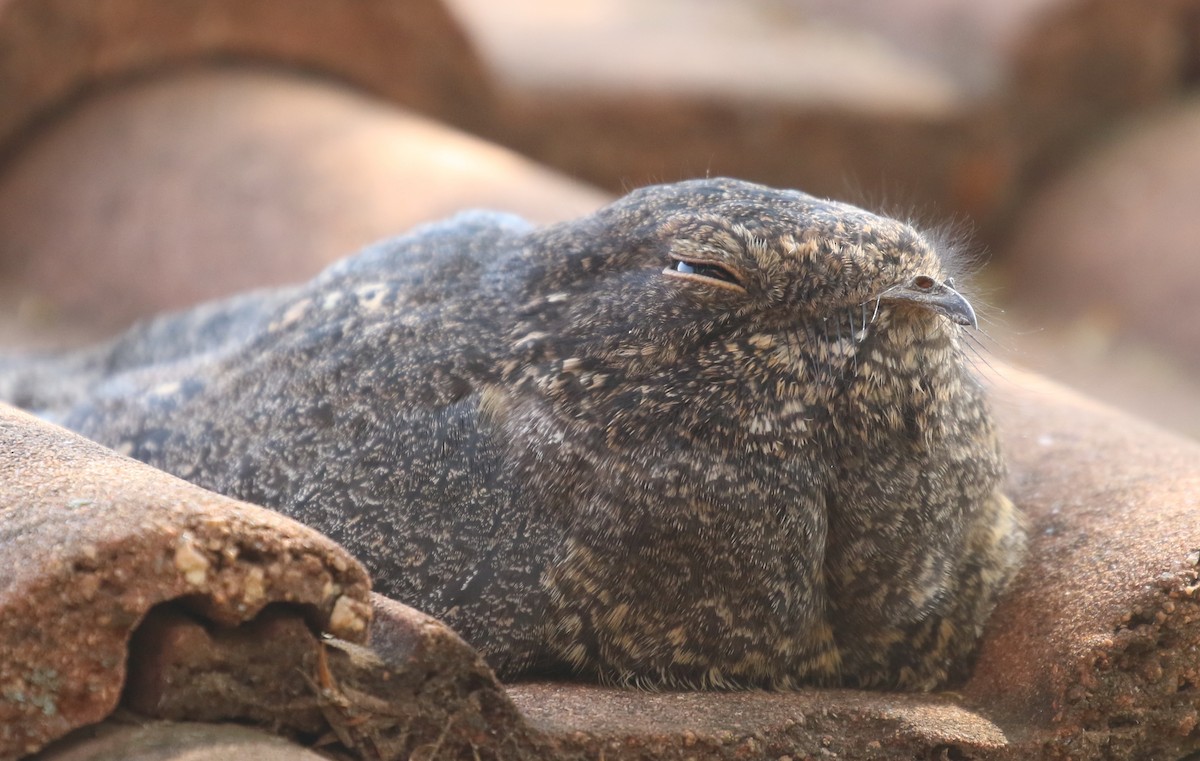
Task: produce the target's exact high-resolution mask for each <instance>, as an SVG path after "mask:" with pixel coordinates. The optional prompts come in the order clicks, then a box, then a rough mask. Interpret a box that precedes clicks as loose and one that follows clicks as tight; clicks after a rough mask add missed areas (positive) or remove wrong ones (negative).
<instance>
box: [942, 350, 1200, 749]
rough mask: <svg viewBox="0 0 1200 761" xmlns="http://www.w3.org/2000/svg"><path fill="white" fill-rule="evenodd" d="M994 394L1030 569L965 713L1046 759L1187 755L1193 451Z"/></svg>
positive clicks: (1014, 393)
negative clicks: (1025, 528) (974, 712)
mask: <svg viewBox="0 0 1200 761" xmlns="http://www.w3.org/2000/svg"><path fill="white" fill-rule="evenodd" d="M993 382H994V383H995V384H996V386H995V389H996V393H995V406H996V408H997V415H998V417H999V419H1000V423H1001V427H1002V430H1003V433H1004V436H1005V443H1006V445H1007V451H1008V453H1009V460H1010V467H1011V469H1012V476H1011V479H1010V480H1011V486H1010V493H1011V494H1013V498H1014V500H1015V501H1016V502H1017V503H1018V504H1019V505H1020V506H1021V507H1022V508H1023V509H1024V510H1025V511H1026V512H1027V514H1028V516H1029V519H1030V526H1031V531H1030V559H1031V562H1030V563H1029V565H1028V566H1027V568H1026V569H1025V571H1024V572H1023V573H1022V574H1020V575H1019V576H1018V578H1017V581H1016V582H1015V584H1014V586H1013V588H1012V589H1011V590H1010V593H1009V595H1008V597H1007V598H1006V600H1005V601H1002V602H1001V604H1000V605H999V606H998V608H997V610H996V612H995V613H994V614H993V616H992V621H991V624H990V629H989V633H988V635H987V636H986V638H985V640H984V644H983V647H982V649H981V652H980V656H979V660H978V663H977V664H976V669H975V673H974V675H973V677H972V679H971V681H970V682H969V683H968V684H967V685H966V686H965V687H964V688H963V689H962V691H961V692H962V694H963V696H964V698H965V700H966V701H967V704H969V705H974V706H977V707H978V708H979V709H980V710H982V711H983V712H984V713H986V715H988V716H990V717H992V718H993V719H994V720H995V721H996V722H997V724H998V725H999V726H1001V727H1003V728H1004V729H1005V731H1006V732H1007V733H1008V734H1009V736H1010V738H1028V739H1026V740H1025V742H1026V743H1028V745H1029V749H1030V751H1033V750H1035V749H1038V748H1041V749H1042V750H1044V751H1045V752H1046V754H1047V755H1049V756H1050V757H1071V755H1072V754H1074V755H1075V757H1079V758H1173V757H1181V756H1183V755H1184V754H1185V753H1186V752H1187V751H1194V750H1197V749H1198V748H1200V733H1197V732H1196V731H1195V729H1196V727H1197V710H1198V709H1200V695H1198V693H1197V690H1196V685H1197V683H1198V682H1197V678H1198V677H1200V598H1198V597H1197V589H1198V581H1200V521H1198V520H1197V515H1198V510H1200V445H1197V444H1195V443H1193V442H1190V441H1187V440H1184V439H1181V438H1179V437H1176V436H1173V435H1171V434H1168V433H1165V432H1164V431H1162V430H1160V429H1157V428H1155V427H1154V426H1152V425H1149V424H1146V423H1142V422H1139V421H1137V420H1135V419H1133V418H1131V417H1128V416H1125V415H1122V414H1120V413H1116V412H1113V411H1111V410H1109V409H1107V408H1105V407H1103V406H1101V405H1099V404H1096V403H1093V402H1089V401H1088V400H1086V399H1083V398H1081V397H1078V396H1076V395H1074V394H1072V393H1070V392H1067V391H1066V390H1064V389H1062V388H1061V387H1058V386H1055V385H1053V384H1051V383H1048V382H1046V381H1043V380H1040V379H1039V378H1037V377H1036V376H1033V375H1028V374H1025V373H1021V372H1019V371H1016V370H1012V369H1006V370H1004V372H1003V377H1002V378H999V379H995V380H994V381H993ZM1172 754H1175V755H1172Z"/></svg>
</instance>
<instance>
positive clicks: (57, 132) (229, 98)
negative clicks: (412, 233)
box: [0, 18, 605, 339]
mask: <svg viewBox="0 0 1200 761" xmlns="http://www.w3.org/2000/svg"><path fill="white" fill-rule="evenodd" d="M0 29H3V19H2V18H0ZM604 198H605V197H604V196H603V195H602V194H600V193H598V192H596V191H592V190H590V189H587V188H585V187H584V186H582V185H581V184H579V183H576V182H573V181H571V180H568V179H566V178H564V177H561V176H559V175H556V174H554V173H553V172H550V171H548V170H545V169H542V168H539V167H537V166H535V165H533V164H531V163H529V162H527V161H524V160H522V159H520V158H519V157H517V156H515V155H513V154H512V153H510V152H509V151H506V150H504V149H501V148H498V147H496V146H493V145H489V144H486V143H483V142H482V141H480V140H477V139H474V138H470V137H468V136H466V135H464V134H462V133H460V132H457V131H455V130H453V129H452V128H449V127H446V126H443V125H438V124H434V123H433V122H429V121H427V120H425V119H423V118H421V117H418V116H415V115H413V114H411V113H408V112H405V111H401V110H399V109H396V108H394V107H392V106H390V105H388V104H386V103H383V102H381V101H378V100H375V99H371V98H367V97H365V96H363V95H360V94H357V93H355V92H353V91H352V90H349V89H348V88H345V87H338V86H336V85H333V84H330V83H328V82H321V81H317V80H314V79H311V78H304V77H299V76H294V75H286V74H282V73H278V72H267V71H263V70H254V69H241V68H237V69H201V70H194V71H190V72H187V73H181V74H175V75H170V76H165V77H162V78H158V79H153V80H150V81H147V82H144V83H141V84H138V85H134V86H130V87H126V88H121V89H116V90H112V91H109V92H105V93H103V94H100V95H97V96H96V97H94V98H91V99H89V100H87V101H86V102H84V103H82V104H80V105H78V106H77V107H76V108H74V109H73V110H72V111H70V112H69V113H67V114H65V115H63V116H62V117H61V118H60V119H59V120H58V121H57V122H56V123H55V124H54V125H53V126H51V127H49V128H48V129H46V130H45V131H44V132H43V133H42V134H40V135H39V136H38V137H37V138H36V139H34V140H31V141H30V142H29V143H27V144H26V145H25V148H24V150H23V151H22V152H21V153H20V155H18V156H17V157H16V158H15V159H14V160H13V161H12V162H10V163H9V164H8V165H7V166H6V167H5V169H4V171H3V172H2V173H0V268H3V269H4V270H5V271H7V273H8V279H9V282H8V284H7V290H8V292H9V295H10V298H9V299H8V303H9V304H10V306H9V307H8V309H7V310H5V311H8V312H9V315H8V318H9V321H10V322H11V323H15V324H16V325H17V327H18V328H19V329H23V332H24V333H25V334H28V333H30V332H34V331H38V330H39V329H40V332H41V334H42V335H46V334H50V333H53V332H54V331H59V332H61V331H62V330H63V327H64V326H67V327H74V328H75V332H83V333H90V334H92V335H95V334H97V333H103V332H105V331H107V330H113V329H115V328H116V327H118V326H120V325H122V324H125V323H127V322H128V321H130V320H131V319H133V318H135V317H138V316H142V315H145V314H148V313H151V312H157V311H162V310H164V309H172V308H178V307H182V306H184V305H188V304H191V303H194V302H197V301H201V300H204V299H207V298H214V297H217V296H220V295H223V294H226V293H230V292H234V291H239V290H245V289H249V288H253V287H256V286H263V285H268V284H279V283H284V282H296V281H301V280H304V279H306V278H308V277H310V276H311V275H313V274H315V273H316V272H317V271H319V270H320V269H322V268H323V267H324V266H325V265H326V264H328V263H329V262H331V261H333V260H334V259H337V258H339V257H341V256H343V255H344V254H345V253H346V252H348V251H353V250H355V249H357V248H360V247H361V246H363V245H366V244H368V243H371V242H374V241H375V240H378V239H379V238H383V237H386V236H389V235H393V234H396V233H397V232H400V231H403V230H406V229H408V228H410V227H412V226H413V225H415V224H417V223H420V222H423V221H428V220H431V219H441V218H443V217H445V216H448V215H450V214H452V213H453V212H455V211H458V210H460V209H462V208H464V207H472V206H479V207H485V208H499V209H506V210H511V211H515V212H518V213H523V214H527V215H529V216H531V217H533V218H534V219H535V220H538V221H544V222H548V221H556V220H558V219H562V218H568V217H573V216H578V215H581V214H584V213H586V212H588V211H591V210H592V209H593V208H595V207H596V206H599V205H600V204H601V203H602V201H603V199H604ZM21 304H25V305H27V306H26V307H25V309H24V311H22V308H21V306H20V305H21ZM31 307H32V308H31ZM39 318H40V319H39ZM0 337H2V336H0ZM15 338H16V336H14V339H15Z"/></svg>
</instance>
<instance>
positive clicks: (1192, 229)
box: [1007, 98, 1200, 368]
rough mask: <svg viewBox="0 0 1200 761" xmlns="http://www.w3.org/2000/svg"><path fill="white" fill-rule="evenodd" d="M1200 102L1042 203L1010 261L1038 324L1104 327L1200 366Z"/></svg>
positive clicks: (1093, 157) (1087, 166)
mask: <svg viewBox="0 0 1200 761" xmlns="http://www.w3.org/2000/svg"><path fill="white" fill-rule="evenodd" d="M1198 176H1200V99H1196V98H1192V99H1190V100H1187V101H1183V102H1180V103H1178V104H1176V105H1173V106H1171V107H1169V108H1165V109H1161V110H1160V111H1158V112H1157V113H1155V114H1152V115H1149V116H1147V117H1146V118H1143V119H1139V120H1137V121H1134V122H1130V123H1128V124H1126V125H1124V126H1123V127H1122V128H1120V129H1116V130H1113V131H1112V132H1110V133H1109V134H1108V135H1107V136H1106V139H1104V140H1102V141H1098V142H1097V143H1096V144H1094V145H1093V147H1092V149H1091V150H1090V151H1089V153H1088V155H1087V156H1086V157H1085V159H1084V160H1083V161H1081V162H1080V163H1079V164H1078V165H1076V166H1075V167H1073V168H1072V169H1070V170H1069V171H1067V172H1065V173H1063V174H1062V176H1061V177H1059V178H1058V179H1056V180H1055V181H1054V182H1053V183H1051V184H1050V185H1049V186H1047V187H1046V188H1045V190H1043V191H1042V192H1040V193H1038V194H1037V195H1036V196H1034V197H1033V198H1032V199H1031V200H1030V202H1029V204H1028V206H1027V207H1026V209H1025V211H1024V212H1022V214H1021V218H1020V223H1019V224H1018V225H1017V227H1016V229H1015V231H1014V233H1013V239H1012V243H1011V245H1010V247H1009V251H1008V254H1007V258H1008V259H1009V260H1010V262H1011V264H1010V270H1011V271H1010V276H1009V280H1010V282H1009V284H1008V291H1009V295H1010V298H1011V299H1012V300H1013V301H1015V302H1017V303H1018V304H1020V305H1021V306H1022V307H1023V308H1024V309H1025V311H1026V312H1028V313H1029V314H1031V315H1039V316H1044V315H1047V314H1051V315H1054V317H1055V318H1056V319H1057V320H1060V321H1064V322H1067V323H1070V322H1073V321H1077V320H1080V319H1087V318H1089V317H1090V318H1093V319H1097V320H1102V321H1104V322H1106V323H1108V324H1111V325H1112V326H1113V328H1114V331H1115V332H1116V333H1117V335H1118V336H1121V335H1123V336H1125V337H1129V336H1136V337H1137V338H1138V340H1139V341H1143V342H1147V343H1150V344H1152V345H1156V346H1157V347H1158V348H1160V349H1162V350H1165V351H1167V352H1169V353H1170V354H1171V355H1172V356H1175V357H1178V358H1179V359H1182V360H1184V362H1185V363H1186V364H1190V365H1191V366H1192V367H1194V368H1200V299H1198V298H1197V293H1200V260H1197V258H1196V255H1195V254H1196V241H1197V240H1200V215H1197V214H1196V209H1197V208H1198V207H1200V185H1197V183H1196V177H1198Z"/></svg>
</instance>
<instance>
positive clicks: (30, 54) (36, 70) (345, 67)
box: [0, 0, 491, 146]
mask: <svg viewBox="0 0 1200 761" xmlns="http://www.w3.org/2000/svg"><path fill="white" fill-rule="evenodd" d="M214 59H224V60H254V61H269V62H275V63H276V64H277V65H280V66H283V67H288V68H292V69H293V70H300V71H310V72H320V73H321V74H323V75H325V76H328V77H333V78H336V79H341V80H345V81H348V82H352V83H354V84H355V85H357V86H358V87H360V88H362V89H364V90H367V91H370V92H375V93H378V94H379V95H381V96H382V97H384V98H386V99H388V100H391V101H394V102H397V103H403V104H405V105H407V106H409V107H412V108H414V109H416V110H418V111H422V112H425V113H428V114H430V115H432V116H435V117H438V118H440V119H444V120H446V121H450V122H452V123H455V124H461V125H470V124H476V123H478V122H479V121H480V120H482V119H486V116H487V114H488V112H489V109H490V106H489V105H488V104H489V103H490V97H491V96H490V91H489V86H488V83H487V80H486V78H485V76H484V74H483V71H482V69H481V67H480V64H479V62H478V60H477V59H476V57H475V55H474V53H473V51H472V50H471V48H470V46H469V44H468V43H467V41H466V39H465V37H464V36H463V34H462V32H461V30H460V29H459V27H458V24H457V23H456V22H455V20H454V18H453V17H452V16H451V15H450V14H448V13H447V12H446V9H445V7H444V6H443V5H442V3H441V2H439V0H379V1H378V2H370V3H362V2H357V0H326V1H325V2H321V3H314V4H311V5H309V6H306V7H305V8H304V9H303V12H298V9H297V8H296V6H295V5H294V4H293V3H290V2H288V1H287V0H182V1H181V2H173V3H159V2H155V0H100V1H99V2H93V3H78V2H73V1H72V0H2V1H0V146H10V145H11V141H12V140H13V139H14V137H16V136H18V135H19V134H20V133H21V131H22V130H25V129H31V128H33V127H34V126H35V125H36V124H37V122H38V121H39V120H41V119H44V118H45V117H46V116H47V115H48V114H51V113H54V112H55V111H59V110H61V108H62V107H63V106H64V105H65V104H66V103H67V102H68V101H70V100H71V99H73V98H75V97H77V96H78V94H79V93H81V92H84V91H87V90H88V89H91V88H96V87H100V86H104V85H105V84H106V83H111V82H116V81H121V80H125V79H128V78H130V77H133V76H139V75H142V74H144V73H146V72H154V71H164V70H169V69H171V68H175V67H178V66H180V65H184V64H188V63H194V62H196V61H202V60H214Z"/></svg>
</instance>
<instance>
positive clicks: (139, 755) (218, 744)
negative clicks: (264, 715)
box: [33, 720, 326, 761]
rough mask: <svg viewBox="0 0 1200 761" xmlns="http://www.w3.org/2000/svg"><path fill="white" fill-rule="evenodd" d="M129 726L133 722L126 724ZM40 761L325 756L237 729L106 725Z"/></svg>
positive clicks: (269, 760) (289, 760)
mask: <svg viewBox="0 0 1200 761" xmlns="http://www.w3.org/2000/svg"><path fill="white" fill-rule="evenodd" d="M127 721H131V720H127ZM33 758H34V759H36V761H118V759H120V761H323V760H324V759H326V757H325V756H322V755H320V754H319V753H314V752H313V751H310V750H307V749H305V748H304V747H303V746H301V745H298V744H296V743H294V742H290V741H288V740H285V739H284V738H282V737H279V736H277V735H273V734H268V733H267V732H264V731H262V730H257V729H251V728H249V727H240V726H237V725H234V724H222V725H214V724H198V723H194V722H182V723H174V722H168V721H163V722H141V721H136V722H132V723H121V722H119V721H108V722H105V723H103V724H100V725H97V726H94V727H88V728H86V729H81V730H78V731H76V732H74V733H72V734H71V735H69V736H68V737H66V738H64V739H63V740H61V741H59V742H57V743H55V744H53V745H52V746H50V747H49V748H47V749H46V750H44V751H42V752H41V753H39V754H37V755H36V756H34V757H33Z"/></svg>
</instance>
